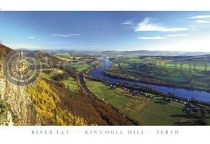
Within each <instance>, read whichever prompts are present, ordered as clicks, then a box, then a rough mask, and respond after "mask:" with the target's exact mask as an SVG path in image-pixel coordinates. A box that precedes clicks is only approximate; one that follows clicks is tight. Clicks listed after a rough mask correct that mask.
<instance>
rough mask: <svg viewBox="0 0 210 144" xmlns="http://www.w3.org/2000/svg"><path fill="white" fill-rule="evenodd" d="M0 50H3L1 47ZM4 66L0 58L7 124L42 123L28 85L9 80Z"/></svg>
mask: <svg viewBox="0 0 210 144" xmlns="http://www.w3.org/2000/svg"><path fill="white" fill-rule="evenodd" d="M0 50H2V48H1V47H0ZM4 51H5V49H4ZM0 55H1V53H0ZM2 57H4V56H2ZM2 67H3V66H2V60H1V58H0V98H1V99H2V100H3V101H4V103H5V104H6V107H7V111H8V114H7V120H6V121H7V122H8V123H7V124H6V123H5V125H9V124H11V125H12V124H14V125H19V126H24V125H41V122H40V119H39V117H38V114H37V112H36V110H35V108H34V106H33V103H32V101H31V99H30V97H29V95H28V94H27V86H18V85H15V84H13V83H11V82H10V81H8V80H7V78H6V77H5V76H4V74H3V70H2ZM11 116H12V117H11Z"/></svg>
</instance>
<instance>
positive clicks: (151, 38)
mask: <svg viewBox="0 0 210 144" xmlns="http://www.w3.org/2000/svg"><path fill="white" fill-rule="evenodd" d="M138 39H142V40H163V39H167V38H166V37H161V36H156V37H139V38H138Z"/></svg>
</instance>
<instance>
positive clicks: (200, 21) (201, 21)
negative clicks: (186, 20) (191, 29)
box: [195, 20, 210, 24]
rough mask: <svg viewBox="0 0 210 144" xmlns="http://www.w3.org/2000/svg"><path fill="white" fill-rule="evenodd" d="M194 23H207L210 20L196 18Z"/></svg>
mask: <svg viewBox="0 0 210 144" xmlns="http://www.w3.org/2000/svg"><path fill="white" fill-rule="evenodd" d="M195 23H199V24H208V23H210V21H207V20H196V21H195Z"/></svg>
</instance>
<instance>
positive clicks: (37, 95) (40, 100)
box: [28, 79, 88, 125]
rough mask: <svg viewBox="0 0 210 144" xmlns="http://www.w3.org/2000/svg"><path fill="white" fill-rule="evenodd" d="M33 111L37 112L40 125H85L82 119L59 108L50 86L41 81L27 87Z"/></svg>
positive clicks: (58, 99) (57, 100)
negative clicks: (33, 106) (33, 107)
mask: <svg viewBox="0 0 210 144" xmlns="http://www.w3.org/2000/svg"><path fill="white" fill-rule="evenodd" d="M28 94H29V95H30V97H31V99H32V101H33V103H34V105H35V109H36V111H37V112H38V114H39V116H40V119H41V123H42V125H87V124H88V123H87V122H86V121H85V120H84V119H83V118H82V117H78V116H75V115H73V114H72V113H71V112H70V111H68V110H67V109H65V108H62V107H60V106H59V105H60V103H61V99H60V98H59V96H58V95H57V94H56V93H55V92H54V91H53V90H51V88H50V86H49V85H48V84H47V83H46V82H45V81H44V80H42V79H39V80H37V83H36V84H34V85H33V86H29V87H28Z"/></svg>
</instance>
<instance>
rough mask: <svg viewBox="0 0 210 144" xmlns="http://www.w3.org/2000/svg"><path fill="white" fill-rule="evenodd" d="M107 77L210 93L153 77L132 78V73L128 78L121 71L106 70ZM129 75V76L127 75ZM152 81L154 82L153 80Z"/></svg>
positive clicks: (209, 91) (104, 72)
mask: <svg viewBox="0 0 210 144" xmlns="http://www.w3.org/2000/svg"><path fill="white" fill-rule="evenodd" d="M102 73H103V74H104V75H105V76H108V77H111V78H117V79H122V80H128V81H133V82H141V83H144V84H154V85H158V86H165V87H169V88H184V89H186V90H188V91H205V92H208V93H210V90H207V89H201V88H195V87H192V86H187V85H179V84H176V83H173V82H170V83H169V82H166V81H163V80H160V79H157V78H151V77H146V76H144V77H140V76H139V77H138V79H135V78H132V76H131V74H132V72H130V75H128V76H126V77H125V76H124V75H120V72H119V71H112V70H105V71H103V72H102ZM126 75H127V74H126ZM151 79H152V80H151Z"/></svg>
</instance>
